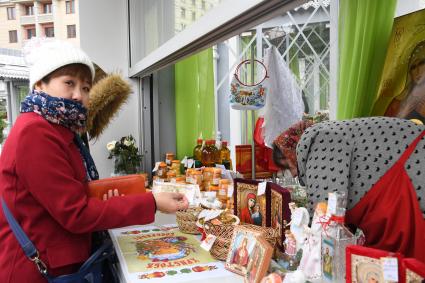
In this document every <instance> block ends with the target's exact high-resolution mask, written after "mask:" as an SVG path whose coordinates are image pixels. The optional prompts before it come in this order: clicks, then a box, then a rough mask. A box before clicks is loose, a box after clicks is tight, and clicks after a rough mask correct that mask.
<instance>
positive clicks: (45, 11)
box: [43, 3, 52, 14]
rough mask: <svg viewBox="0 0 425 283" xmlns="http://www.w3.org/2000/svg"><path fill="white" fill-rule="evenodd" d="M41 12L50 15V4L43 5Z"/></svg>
mask: <svg viewBox="0 0 425 283" xmlns="http://www.w3.org/2000/svg"><path fill="white" fill-rule="evenodd" d="M43 12H44V14H51V13H52V3H47V4H44V5H43Z"/></svg>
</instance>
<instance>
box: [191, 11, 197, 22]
mask: <svg viewBox="0 0 425 283" xmlns="http://www.w3.org/2000/svg"><path fill="white" fill-rule="evenodd" d="M195 20H196V12H192V21H195Z"/></svg>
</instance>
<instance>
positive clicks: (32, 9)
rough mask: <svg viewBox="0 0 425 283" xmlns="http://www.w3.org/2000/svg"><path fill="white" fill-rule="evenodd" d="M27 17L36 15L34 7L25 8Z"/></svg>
mask: <svg viewBox="0 0 425 283" xmlns="http://www.w3.org/2000/svg"><path fill="white" fill-rule="evenodd" d="M25 15H26V16H32V15H34V5H28V6H25Z"/></svg>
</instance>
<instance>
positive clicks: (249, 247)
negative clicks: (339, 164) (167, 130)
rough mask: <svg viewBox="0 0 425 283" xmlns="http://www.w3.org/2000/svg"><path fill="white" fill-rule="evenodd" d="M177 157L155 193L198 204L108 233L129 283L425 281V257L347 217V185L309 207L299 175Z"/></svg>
mask: <svg viewBox="0 0 425 283" xmlns="http://www.w3.org/2000/svg"><path fill="white" fill-rule="evenodd" d="M168 163H169V164H168V166H167V164H166V163H165V162H161V163H157V165H156V167H155V169H154V173H155V177H154V179H153V182H152V187H151V189H152V192H153V193H154V194H155V193H158V192H166V191H171V192H180V193H183V194H185V196H186V197H187V198H188V200H189V204H190V206H189V208H188V209H187V210H185V211H179V212H177V213H176V215H168V214H162V213H157V215H156V221H155V222H154V223H153V224H151V225H145V226H131V227H124V228H119V229H112V230H110V231H109V234H110V236H111V238H112V241H113V243H114V246H115V249H116V252H117V256H118V259H119V273H120V275H121V281H122V282H128V283H129V282H132V283H135V282H149V283H150V282H153V283H154V282H159V281H161V282H165V281H167V282H200V281H203V280H207V281H208V282H250V283H251V282H252V283H260V282H261V283H266V282H423V280H424V279H425V265H424V264H423V263H421V262H419V261H417V260H415V259H406V258H403V256H402V255H401V254H398V253H390V252H387V251H383V250H377V249H372V248H368V247H364V246H363V243H364V235H363V233H362V231H361V230H357V231H355V232H354V233H353V231H351V230H350V229H348V228H347V227H346V226H345V225H344V216H345V209H346V199H347V197H346V196H345V195H344V193H341V192H331V193H329V194H328V200H327V201H326V202H325V201H324V200H323V202H318V203H317V204H316V206H315V210H314V213H313V215H310V214H309V211H308V210H307V209H306V208H305V206H306V204H307V194H306V191H305V188H304V187H302V186H300V185H299V183H298V182H297V180H296V179H293V178H283V179H282V178H281V179H280V180H279V179H274V180H271V179H265V180H250V179H244V178H241V177H243V176H241V175H237V174H235V173H234V172H232V171H230V170H228V168H226V167H227V166H226V167H225V166H223V165H221V166H220V165H218V167H201V168H190V167H194V165H195V162H193V161H190V160H189V161H188V160H184V162H183V161H182V162H180V161H179V163H180V164H182V165H179V164H178V162H174V161H173V160H169V162H168ZM183 167H189V168H190V169H187V168H185V170H180V169H179V168H183ZM173 168H174V169H173ZM183 172H184V174H183Z"/></svg>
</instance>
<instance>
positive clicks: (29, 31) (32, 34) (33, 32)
mask: <svg viewBox="0 0 425 283" xmlns="http://www.w3.org/2000/svg"><path fill="white" fill-rule="evenodd" d="M25 33H26V39H31V38H32V37H36V36H37V32H36V30H35V27H33V28H26V29H25Z"/></svg>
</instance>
